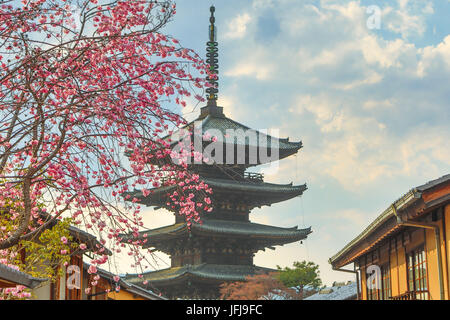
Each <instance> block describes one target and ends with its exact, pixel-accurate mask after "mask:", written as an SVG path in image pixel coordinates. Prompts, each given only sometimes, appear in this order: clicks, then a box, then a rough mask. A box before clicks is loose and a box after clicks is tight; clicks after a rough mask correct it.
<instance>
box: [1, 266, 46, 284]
mask: <svg viewBox="0 0 450 320" xmlns="http://www.w3.org/2000/svg"><path fill="white" fill-rule="evenodd" d="M47 280H48V279H43V278H35V277H33V276H31V275H29V274H27V273H25V272H21V271H19V270H16V269H13V268H11V267H8V266H7V265H4V264H1V263H0V288H1V287H15V286H16V285H23V286H25V287H28V288H31V289H34V288H36V287H37V286H38V285H40V284H41V283H42V282H45V281H47Z"/></svg>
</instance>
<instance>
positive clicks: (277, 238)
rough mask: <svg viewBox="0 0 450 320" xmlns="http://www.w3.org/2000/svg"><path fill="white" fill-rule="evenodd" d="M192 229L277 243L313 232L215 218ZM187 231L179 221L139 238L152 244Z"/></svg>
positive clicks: (296, 239) (125, 236) (195, 231)
mask: <svg viewBox="0 0 450 320" xmlns="http://www.w3.org/2000/svg"><path fill="white" fill-rule="evenodd" d="M191 231H192V233H193V234H196V233H198V234H202V233H205V232H212V233H214V234H215V235H223V236H236V237H239V236H242V237H246V238H248V237H250V238H261V239H268V240H272V241H274V242H275V244H282V243H283V244H284V243H289V242H294V241H299V240H303V239H305V238H306V237H307V236H308V234H310V233H311V232H312V231H311V227H309V228H306V229H298V227H297V226H295V227H292V228H280V227H273V226H269V225H263V224H258V223H252V222H243V221H230V220H215V219H203V221H202V224H199V223H193V224H192V226H191ZM187 233H188V227H187V224H186V223H177V224H173V225H170V226H166V227H162V228H157V229H153V230H149V231H142V232H140V234H139V237H138V239H141V240H142V239H148V244H151V243H154V242H157V241H162V240H168V239H171V238H176V237H178V236H179V235H183V234H187ZM122 239H123V240H122V242H127V241H128V240H130V239H131V240H133V239H135V238H134V237H133V236H131V235H124V236H123V238H122ZM147 246H148V245H147Z"/></svg>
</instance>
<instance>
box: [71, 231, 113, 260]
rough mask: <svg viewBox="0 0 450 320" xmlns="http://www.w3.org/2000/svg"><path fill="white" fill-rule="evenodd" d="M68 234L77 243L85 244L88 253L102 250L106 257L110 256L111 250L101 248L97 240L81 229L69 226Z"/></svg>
mask: <svg viewBox="0 0 450 320" xmlns="http://www.w3.org/2000/svg"><path fill="white" fill-rule="evenodd" d="M69 233H70V235H71V236H72V237H73V238H75V239H76V240H77V241H79V242H81V243H84V244H86V246H87V248H88V250H89V251H94V252H96V251H98V250H99V249H100V250H102V249H103V251H102V252H103V253H105V254H107V255H109V256H110V255H112V252H111V250H109V249H108V248H106V247H105V246H103V245H102V244H101V243H100V242H99V241H98V240H97V237H96V236H94V235H92V234H90V233H88V232H86V231H83V230H81V229H78V228H76V227H74V226H69Z"/></svg>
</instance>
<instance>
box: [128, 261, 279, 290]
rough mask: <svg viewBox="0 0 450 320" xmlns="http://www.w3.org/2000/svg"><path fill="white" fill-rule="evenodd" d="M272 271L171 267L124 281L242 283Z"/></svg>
mask: <svg viewBox="0 0 450 320" xmlns="http://www.w3.org/2000/svg"><path fill="white" fill-rule="evenodd" d="M273 271H276V270H274V269H269V268H263V267H256V266H246V265H218V264H206V263H203V264H199V265H186V266H182V267H172V268H168V269H163V270H159V271H152V272H147V273H144V274H143V277H142V278H139V277H138V276H137V275H135V274H128V275H126V276H125V279H126V280H127V281H129V282H131V283H135V284H137V285H142V282H143V281H144V280H147V281H149V282H162V281H170V280H175V279H179V278H183V277H189V276H194V277H196V278H203V279H213V280H218V281H244V280H245V278H246V277H248V276H251V275H255V274H257V273H260V272H261V273H267V272H273Z"/></svg>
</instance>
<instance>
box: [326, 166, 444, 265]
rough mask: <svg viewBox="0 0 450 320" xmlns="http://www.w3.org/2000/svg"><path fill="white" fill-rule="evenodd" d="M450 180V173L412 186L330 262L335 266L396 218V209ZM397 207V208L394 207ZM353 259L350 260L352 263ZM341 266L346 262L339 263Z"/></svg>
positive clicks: (407, 205) (413, 201)
mask: <svg viewBox="0 0 450 320" xmlns="http://www.w3.org/2000/svg"><path fill="white" fill-rule="evenodd" d="M448 182H450V174H447V175H444V176H442V177H440V178H438V179H435V180H431V181H429V182H427V183H426V184H423V185H420V186H418V187H415V188H412V189H411V190H410V191H408V192H407V193H405V194H404V195H403V196H402V197H401V198H399V199H397V200H396V201H394V202H393V203H392V204H391V205H390V206H389V207H388V208H387V209H386V210H385V211H383V213H382V214H381V215H379V216H378V217H377V218H376V219H375V220H374V221H373V222H372V223H371V224H370V225H369V226H368V227H367V228H366V229H364V231H363V232H361V233H360V234H359V235H358V236H357V237H356V238H354V239H353V240H352V241H350V242H349V243H348V244H347V245H346V246H345V247H344V248H342V249H341V250H340V251H339V252H338V253H336V254H335V255H334V256H333V257H331V258H330V259H329V262H330V263H331V264H332V265H333V266H335V265H336V264H337V262H338V261H339V260H341V259H342V258H343V257H344V256H345V255H346V254H348V253H349V252H350V251H351V250H352V249H354V248H356V247H357V246H358V245H360V244H362V243H363V241H364V240H365V239H366V238H367V237H368V236H369V235H370V234H372V233H373V232H374V231H375V230H377V229H379V228H380V227H381V226H383V225H384V224H386V223H387V222H388V221H389V220H392V219H393V218H395V211H396V210H399V211H400V210H403V209H405V208H407V207H409V206H411V205H412V204H413V203H415V202H416V201H418V200H419V199H421V198H422V193H424V192H426V191H429V190H431V189H433V188H434V187H436V186H439V185H441V184H443V183H448ZM444 200H446V201H447V200H448V195H446V196H445V199H444ZM394 207H395V209H394ZM399 228H400V226H399V225H395V226H393V228H391V230H389V231H388V233H386V234H385V235H384V236H388V235H389V234H390V233H392V232H393V231H395V230H397V229H399ZM350 262H351V261H348V263H350ZM339 265H340V266H343V265H345V264H343V265H342V264H341V263H339Z"/></svg>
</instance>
